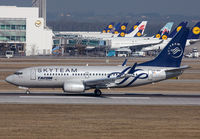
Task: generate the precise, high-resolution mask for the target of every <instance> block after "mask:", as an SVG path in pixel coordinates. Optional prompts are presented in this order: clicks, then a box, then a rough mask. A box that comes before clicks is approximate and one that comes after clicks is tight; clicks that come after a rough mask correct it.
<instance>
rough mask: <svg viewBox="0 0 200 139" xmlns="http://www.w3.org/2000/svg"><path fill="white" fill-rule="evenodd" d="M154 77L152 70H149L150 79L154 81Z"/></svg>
mask: <svg viewBox="0 0 200 139" xmlns="http://www.w3.org/2000/svg"><path fill="white" fill-rule="evenodd" d="M152 78H153V74H152V70H149V73H148V80H150V81H152Z"/></svg>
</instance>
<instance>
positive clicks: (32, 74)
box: [30, 69, 36, 80]
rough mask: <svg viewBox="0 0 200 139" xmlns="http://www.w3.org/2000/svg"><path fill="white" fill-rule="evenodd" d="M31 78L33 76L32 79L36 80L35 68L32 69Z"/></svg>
mask: <svg viewBox="0 0 200 139" xmlns="http://www.w3.org/2000/svg"><path fill="white" fill-rule="evenodd" d="M30 78H31V80H36V70H35V69H31V72H30Z"/></svg>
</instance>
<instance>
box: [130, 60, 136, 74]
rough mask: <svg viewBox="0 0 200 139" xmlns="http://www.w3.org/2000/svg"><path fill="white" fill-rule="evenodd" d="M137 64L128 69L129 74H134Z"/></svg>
mask: <svg viewBox="0 0 200 139" xmlns="http://www.w3.org/2000/svg"><path fill="white" fill-rule="evenodd" d="M136 66H137V62H136V63H135V64H134V65H133V66H132V67H131V69H130V70H129V71H128V74H133V73H134V70H135V68H136Z"/></svg>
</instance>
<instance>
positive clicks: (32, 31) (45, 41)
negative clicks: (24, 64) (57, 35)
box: [0, 6, 53, 56]
mask: <svg viewBox="0 0 200 139" xmlns="http://www.w3.org/2000/svg"><path fill="white" fill-rule="evenodd" d="M52 37H53V32H52V30H51V29H49V28H48V27H46V25H45V21H44V19H43V18H41V17H39V8H38V7H16V6H0V52H1V55H4V54H5V52H6V51H14V53H15V54H16V55H17V54H18V55H25V56H30V55H49V54H51V51H52V46H53V40H52Z"/></svg>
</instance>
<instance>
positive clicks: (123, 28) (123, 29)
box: [118, 23, 128, 37]
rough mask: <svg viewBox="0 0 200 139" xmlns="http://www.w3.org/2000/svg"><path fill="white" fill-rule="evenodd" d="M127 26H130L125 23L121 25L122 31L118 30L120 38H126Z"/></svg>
mask: <svg viewBox="0 0 200 139" xmlns="http://www.w3.org/2000/svg"><path fill="white" fill-rule="evenodd" d="M127 26H128V23H123V24H122V25H121V27H120V29H119V30H118V32H119V35H118V37H125V35H126V29H127Z"/></svg>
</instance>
